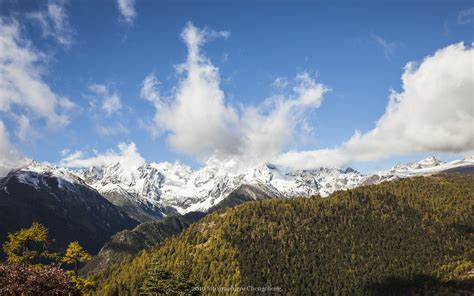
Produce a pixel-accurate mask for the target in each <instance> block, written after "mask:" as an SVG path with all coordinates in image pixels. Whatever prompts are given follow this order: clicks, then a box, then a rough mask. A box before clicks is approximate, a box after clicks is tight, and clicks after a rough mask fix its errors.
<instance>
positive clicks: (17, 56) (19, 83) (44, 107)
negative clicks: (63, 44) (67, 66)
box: [0, 18, 74, 127]
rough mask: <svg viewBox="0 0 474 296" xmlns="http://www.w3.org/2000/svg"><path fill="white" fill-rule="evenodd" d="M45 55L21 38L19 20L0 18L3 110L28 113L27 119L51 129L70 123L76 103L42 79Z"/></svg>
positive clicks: (1, 101) (1, 108) (0, 96)
mask: <svg viewBox="0 0 474 296" xmlns="http://www.w3.org/2000/svg"><path fill="white" fill-rule="evenodd" d="M43 60H45V56H44V54H43V53H41V52H39V51H37V50H36V49H34V48H33V47H32V46H31V44H30V42H29V41H28V40H26V39H24V38H23V37H22V36H21V32H20V26H19V24H18V23H17V22H16V21H9V22H7V21H6V20H5V19H3V18H0V89H1V92H0V111H1V112H8V113H9V114H11V113H12V112H14V111H15V112H20V111H18V110H21V112H28V119H29V120H30V121H31V119H33V118H42V119H46V121H47V123H48V125H49V126H50V127H63V126H65V125H67V124H68V123H69V117H68V115H67V113H66V112H67V111H68V110H69V109H71V108H72V107H73V106H74V104H73V103H72V102H71V101H70V100H69V99H68V98H66V97H62V96H60V95H57V94H56V93H54V92H53V91H52V90H51V88H50V87H49V86H48V85H47V84H46V83H45V82H44V80H43V68H42V65H43Z"/></svg>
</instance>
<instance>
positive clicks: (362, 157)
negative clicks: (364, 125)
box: [276, 43, 474, 169]
mask: <svg viewBox="0 0 474 296" xmlns="http://www.w3.org/2000/svg"><path fill="white" fill-rule="evenodd" d="M473 61H474V49H473V48H472V47H470V46H469V47H466V46H465V45H464V44H462V43H458V44H453V45H450V46H447V47H445V48H443V49H440V50H438V51H437V52H436V53H435V54H434V55H431V56H428V57H426V58H425V59H424V60H423V61H422V62H421V63H420V64H419V65H417V64H416V63H413V62H411V63H408V64H407V65H406V66H405V72H404V73H403V75H402V88H403V89H402V91H400V92H395V91H392V93H391V94H390V97H389V98H390V100H389V102H388V104H387V107H386V110H385V114H383V116H382V117H381V118H380V119H379V120H378V121H377V124H376V127H375V128H374V129H372V130H370V131H369V132H366V133H361V132H359V131H357V132H356V133H355V134H354V135H353V136H352V137H351V138H350V139H349V140H348V141H347V142H345V143H344V144H342V145H341V146H340V147H337V148H334V149H322V150H315V151H302V152H289V153H285V154H282V155H280V156H279V157H278V158H276V163H277V164H281V165H284V166H287V167H291V168H304V169H307V168H315V167H319V166H340V165H343V164H347V163H348V162H352V161H372V160H378V159H383V158H387V157H390V156H393V155H408V154H412V153H421V152H452V153H465V152H467V151H473V150H474V106H473V104H474V103H473V98H474V76H473V75H472V69H473Z"/></svg>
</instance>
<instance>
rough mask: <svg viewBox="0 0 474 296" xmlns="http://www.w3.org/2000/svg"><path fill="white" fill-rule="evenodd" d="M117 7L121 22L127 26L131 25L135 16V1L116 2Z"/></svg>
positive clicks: (120, 0)
mask: <svg viewBox="0 0 474 296" xmlns="http://www.w3.org/2000/svg"><path fill="white" fill-rule="evenodd" d="M117 5H118V9H119V11H120V15H121V16H122V18H123V20H124V21H125V22H126V23H128V24H133V21H134V20H135V17H136V16H137V13H136V11H135V0H117Z"/></svg>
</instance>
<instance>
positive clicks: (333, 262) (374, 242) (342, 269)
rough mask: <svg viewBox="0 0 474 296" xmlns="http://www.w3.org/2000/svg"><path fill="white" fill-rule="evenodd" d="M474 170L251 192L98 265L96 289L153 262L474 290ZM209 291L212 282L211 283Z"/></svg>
mask: <svg viewBox="0 0 474 296" xmlns="http://www.w3.org/2000/svg"><path fill="white" fill-rule="evenodd" d="M473 229H474V179H473V175H472V174H458V173H456V174H452V175H444V176H435V177H423V178H421V177H420V178H413V179H404V180H398V181H393V182H386V183H382V184H379V185H372V186H366V187H360V188H357V189H353V190H349V191H339V192H336V193H334V194H332V195H331V196H330V197H329V198H316V197H315V198H297V199H277V200H262V201H255V202H248V203H245V204H242V205H240V206H238V207H236V208H232V209H227V210H225V211H219V212H216V213H214V214H211V215H209V216H207V217H205V218H204V219H202V220H200V221H199V222H197V223H195V224H193V225H191V226H190V227H189V228H188V229H186V230H185V231H184V232H182V233H181V234H179V235H177V236H175V237H171V238H168V239H166V240H165V241H164V242H163V243H162V244H161V245H160V246H159V247H157V248H153V249H151V250H148V251H143V252H141V253H140V254H139V255H138V256H137V257H135V258H134V259H133V260H131V261H127V262H124V263H121V264H117V265H114V266H113V267H112V268H109V269H108V270H106V271H105V272H103V273H101V274H98V275H97V276H96V277H95V281H96V283H97V284H98V286H97V289H96V291H95V293H96V295H129V294H132V295H136V294H138V292H139V290H140V287H141V286H142V283H143V281H144V278H145V277H146V275H147V272H148V273H149V268H150V266H151V262H152V261H154V262H155V265H157V266H160V267H161V268H163V269H164V270H168V271H170V272H180V271H182V270H183V269H184V268H185V267H186V266H189V268H190V271H191V277H192V279H193V281H194V282H195V283H198V284H199V285H200V286H203V287H229V286H234V287H247V286H254V287H265V286H268V287H280V288H281V289H282V291H283V292H282V294H283V295H314V294H328V293H329V294H336V293H346V294H351V295H354V294H365V295H367V294H376V295H379V294H381V293H384V294H410V293H416V292H421V291H423V292H431V293H435V294H439V293H448V294H452V293H458V294H463V293H464V294H468V293H469V291H471V292H473V291H474V290H472V287H473V274H474V263H473V262H474V249H473V246H474V236H473ZM204 294H205V292H204Z"/></svg>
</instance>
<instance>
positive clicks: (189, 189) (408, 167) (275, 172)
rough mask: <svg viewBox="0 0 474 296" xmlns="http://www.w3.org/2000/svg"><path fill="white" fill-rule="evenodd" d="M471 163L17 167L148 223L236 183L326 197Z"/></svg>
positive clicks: (210, 202) (219, 196)
mask: <svg viewBox="0 0 474 296" xmlns="http://www.w3.org/2000/svg"><path fill="white" fill-rule="evenodd" d="M472 165H474V158H473V157H470V158H466V159H463V160H457V161H452V162H448V163H444V162H442V161H440V160H438V159H436V158H435V157H428V158H426V159H424V160H421V161H419V162H415V163H407V164H398V165H395V166H394V167H392V168H391V169H389V170H385V171H380V172H377V173H375V174H372V175H363V174H361V173H359V172H358V171H356V170H354V169H351V168H347V169H339V168H320V169H315V170H304V171H292V172H284V171H282V170H280V169H279V168H277V167H276V166H274V165H271V164H266V165H262V166H257V167H253V168H249V169H246V170H243V171H240V170H236V169H235V165H234V164H233V163H231V162H229V163H222V162H217V161H215V160H210V161H208V162H207V163H206V165H205V166H204V167H203V168H201V169H199V170H193V169H191V168H190V167H189V166H186V165H183V164H180V163H178V162H177V163H168V162H164V163H146V164H142V165H140V166H137V167H127V166H125V165H123V164H121V163H116V164H113V165H109V166H103V167H91V168H89V169H85V170H70V169H66V168H57V167H52V166H48V165H42V164H38V163H36V162H33V163H32V164H31V165H29V166H27V167H25V168H23V169H22V170H24V171H28V170H29V171H35V172H46V173H48V174H54V175H56V176H58V177H60V178H63V179H65V180H68V182H66V183H67V184H71V183H80V184H83V183H85V184H88V185H89V186H91V187H93V188H94V189H96V190H97V191H98V192H99V193H101V194H102V195H103V196H104V197H106V198H107V199H108V200H109V201H110V202H112V203H113V204H114V205H116V206H117V207H118V208H120V209H121V210H123V211H124V212H126V213H127V214H129V216H131V217H132V218H134V219H137V220H139V221H148V220H154V219H157V218H160V217H164V216H167V215H170V214H176V213H181V214H184V213H188V212H192V211H206V210H207V209H209V208H211V207H214V206H216V205H217V204H219V203H220V202H222V201H223V200H224V199H225V198H226V197H227V196H229V194H231V193H232V192H233V191H234V190H236V189H237V188H239V186H241V185H250V186H252V187H254V188H256V189H258V190H259V191H260V192H264V193H265V195H266V196H273V197H294V196H311V195H321V196H323V197H325V196H328V195H329V194H331V193H332V192H334V191H336V190H346V189H351V188H354V187H357V186H360V185H368V184H375V183H380V182H383V181H386V180H393V179H396V178H405V177H413V176H420V175H429V174H433V173H438V172H442V171H445V170H449V169H453V168H458V167H466V166H472ZM23 182H27V183H32V184H34V183H35V182H36V181H35V180H34V179H31V178H29V177H27V176H26V175H25V177H24V180H23Z"/></svg>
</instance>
